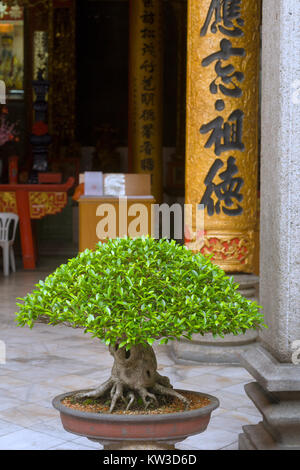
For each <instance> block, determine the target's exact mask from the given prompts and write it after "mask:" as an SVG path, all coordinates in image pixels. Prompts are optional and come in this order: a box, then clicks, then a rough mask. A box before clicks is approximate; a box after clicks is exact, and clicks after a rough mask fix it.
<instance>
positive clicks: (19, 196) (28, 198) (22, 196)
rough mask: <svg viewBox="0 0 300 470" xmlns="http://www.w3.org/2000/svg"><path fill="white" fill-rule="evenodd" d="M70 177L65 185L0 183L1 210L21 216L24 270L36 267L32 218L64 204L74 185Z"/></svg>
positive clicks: (57, 208) (51, 213)
mask: <svg viewBox="0 0 300 470" xmlns="http://www.w3.org/2000/svg"><path fill="white" fill-rule="evenodd" d="M74 182H75V180H74V178H72V177H70V178H69V179H68V180H67V182H66V183H64V184H0V212H14V213H15V214H18V216H19V218H20V222H19V224H20V235H21V247H22V258H23V265H24V268H25V269H34V268H35V266H36V252H35V243H34V237H33V232H32V227H31V219H41V218H42V217H45V216H46V215H54V214H57V212H60V211H61V210H62V209H63V208H64V207H65V206H66V204H67V201H68V198H67V191H68V190H69V189H70V188H71V187H72V186H73V185H74Z"/></svg>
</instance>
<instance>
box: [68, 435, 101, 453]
mask: <svg viewBox="0 0 300 470" xmlns="http://www.w3.org/2000/svg"><path fill="white" fill-rule="evenodd" d="M71 442H73V443H74V444H76V445H83V446H86V447H90V448H91V449H95V450H101V449H103V446H102V445H101V444H100V443H98V442H94V441H91V440H90V439H88V438H87V437H77V438H76V439H73V440H72V441H71Z"/></svg>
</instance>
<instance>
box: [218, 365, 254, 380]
mask: <svg viewBox="0 0 300 470" xmlns="http://www.w3.org/2000/svg"><path fill="white" fill-rule="evenodd" d="M216 374H217V375H222V376H223V377H233V378H234V377H235V378H240V379H241V380H253V377H252V376H251V375H250V374H249V372H247V370H246V369H244V368H243V367H239V366H232V367H228V366H225V367H219V368H218V370H217V371H216Z"/></svg>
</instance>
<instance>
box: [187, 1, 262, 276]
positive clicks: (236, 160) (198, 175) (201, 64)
mask: <svg viewBox="0 0 300 470" xmlns="http://www.w3.org/2000/svg"><path fill="white" fill-rule="evenodd" d="M260 7H261V2H260V0H235V1H232V0H231V1H229V0H223V1H221V0H188V64H187V126H186V129H187V133H186V202H187V203H189V204H203V205H204V223H205V226H204V229H205V231H204V242H203V240H201V241H200V240H199V246H198V249H199V250H200V251H201V252H202V253H203V254H213V261H214V262H215V263H217V264H218V265H220V266H221V267H222V268H223V269H224V270H226V271H227V272H247V273H252V272H253V269H254V268H253V258H254V256H253V255H254V250H255V243H254V231H255V226H256V217H257V166H258V93H259V51H260V49H259V47H260V42H259V37H260V34H259V32H260ZM194 216H195V214H194ZM187 242H188V241H187ZM187 244H188V243H187Z"/></svg>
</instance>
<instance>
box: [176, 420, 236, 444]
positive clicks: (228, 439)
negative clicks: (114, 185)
mask: <svg viewBox="0 0 300 470" xmlns="http://www.w3.org/2000/svg"><path fill="white" fill-rule="evenodd" d="M236 440H237V435H236V433H234V432H230V431H227V430H224V429H221V428H218V427H215V426H212V425H211V424H209V425H208V428H207V430H206V431H205V432H203V433H201V434H198V435H196V436H191V437H189V438H188V439H186V440H185V441H184V442H183V443H184V445H189V444H190V445H191V446H193V447H195V448H196V449H199V450H218V449H221V448H222V447H225V446H228V445H230V444H232V443H233V442H235V441H236Z"/></svg>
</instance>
